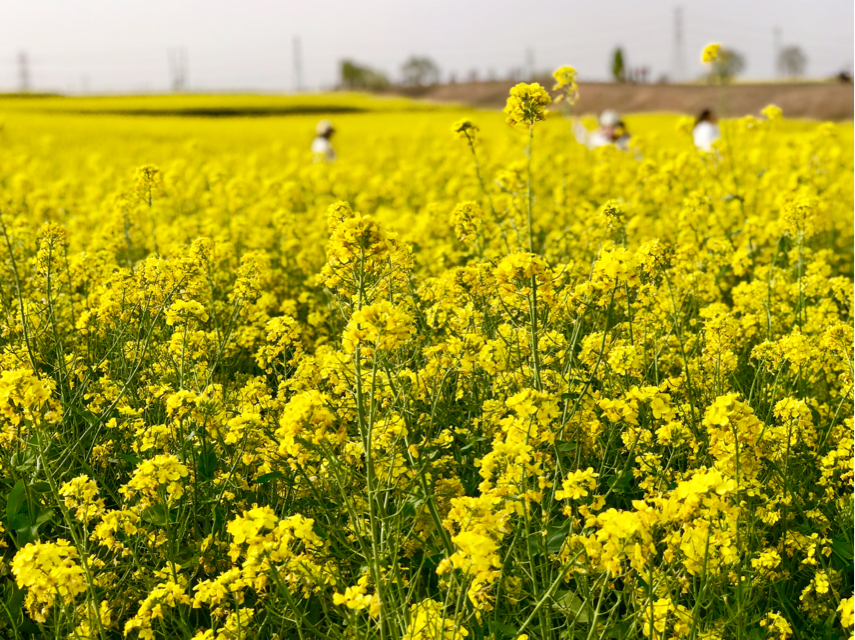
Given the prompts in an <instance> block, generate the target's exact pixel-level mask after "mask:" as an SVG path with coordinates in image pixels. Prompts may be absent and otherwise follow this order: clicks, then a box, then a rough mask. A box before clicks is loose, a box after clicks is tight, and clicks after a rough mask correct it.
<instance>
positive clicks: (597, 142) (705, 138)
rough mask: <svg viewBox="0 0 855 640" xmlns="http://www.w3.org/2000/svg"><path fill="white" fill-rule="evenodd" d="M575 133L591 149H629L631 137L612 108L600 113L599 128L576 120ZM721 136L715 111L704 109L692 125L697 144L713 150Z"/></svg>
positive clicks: (702, 148) (699, 146)
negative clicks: (611, 147)
mask: <svg viewBox="0 0 855 640" xmlns="http://www.w3.org/2000/svg"><path fill="white" fill-rule="evenodd" d="M573 135H574V136H575V137H576V141H577V142H579V144H583V145H585V146H586V147H588V148H589V149H596V148H597V147H605V146H607V145H614V146H615V147H616V148H618V149H620V150H621V151H627V150H629V139H630V137H631V134H630V133H629V131H628V130H627V127H626V124H625V123H624V121H623V119H622V118H621V116H620V114H619V113H618V112H617V111H614V110H612V109H606V110H605V111H603V112H602V113H601V114H600V117H599V118H598V119H597V128H596V129H594V130H593V131H589V130H588V129H586V128H585V126H584V125H583V124H582V123H581V122H580V121H579V120H576V121H575V122H574V123H573ZM720 137H721V131H720V129H719V127H718V123H717V122H716V118H715V116H714V115H713V112H712V111H710V110H709V109H704V110H703V111H701V113H700V114H699V115H698V117H697V118H695V125H694V127H692V139H693V140H694V143H695V146H696V147H697V148H698V149H700V150H701V151H712V146H713V143H714V142H715V141H716V140H718V139H719V138H720Z"/></svg>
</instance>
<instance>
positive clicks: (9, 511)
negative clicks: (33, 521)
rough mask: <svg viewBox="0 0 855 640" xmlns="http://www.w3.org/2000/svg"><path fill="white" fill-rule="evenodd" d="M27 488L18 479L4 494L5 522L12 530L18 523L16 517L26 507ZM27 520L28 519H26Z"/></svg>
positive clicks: (17, 517)
mask: <svg viewBox="0 0 855 640" xmlns="http://www.w3.org/2000/svg"><path fill="white" fill-rule="evenodd" d="M26 499H27V489H26V486H25V485H24V481H23V480H18V481H17V482H16V483H15V486H14V487H12V490H11V491H10V492H9V493H8V495H7V496H6V522H7V523H8V525H9V528H10V529H12V530H15V529H17V528H18V527H19V526H20V525H19V524H17V523H18V519H19V518H20V516H21V515H23V514H22V511H23V509H25V508H26ZM28 520H29V519H28Z"/></svg>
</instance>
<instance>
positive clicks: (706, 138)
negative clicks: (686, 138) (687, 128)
mask: <svg viewBox="0 0 855 640" xmlns="http://www.w3.org/2000/svg"><path fill="white" fill-rule="evenodd" d="M720 137H721V131H720V130H719V128H718V124H716V121H715V116H713V114H712V111H710V110H709V109H704V110H703V111H701V114H700V115H699V116H698V117H697V119H696V120H695V126H694V128H693V129H692V138H693V139H694V141H695V146H696V147H697V148H698V149H700V150H701V151H712V145H713V142H715V141H716V140H718V139H719V138H720Z"/></svg>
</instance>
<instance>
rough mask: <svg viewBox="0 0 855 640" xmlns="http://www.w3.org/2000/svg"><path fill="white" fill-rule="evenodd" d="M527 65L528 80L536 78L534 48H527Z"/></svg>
mask: <svg viewBox="0 0 855 640" xmlns="http://www.w3.org/2000/svg"><path fill="white" fill-rule="evenodd" d="M525 66H526V68H527V70H528V81H529V82H531V81H532V80H534V49H526V52H525Z"/></svg>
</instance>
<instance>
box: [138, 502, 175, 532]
mask: <svg viewBox="0 0 855 640" xmlns="http://www.w3.org/2000/svg"><path fill="white" fill-rule="evenodd" d="M142 519H143V520H145V521H146V522H148V523H149V524H153V525H154V526H156V527H165V526H166V525H167V524H169V512H168V511H167V510H166V507H164V506H163V505H162V504H155V505H152V506H150V507H146V508H145V509H143V512H142Z"/></svg>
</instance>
